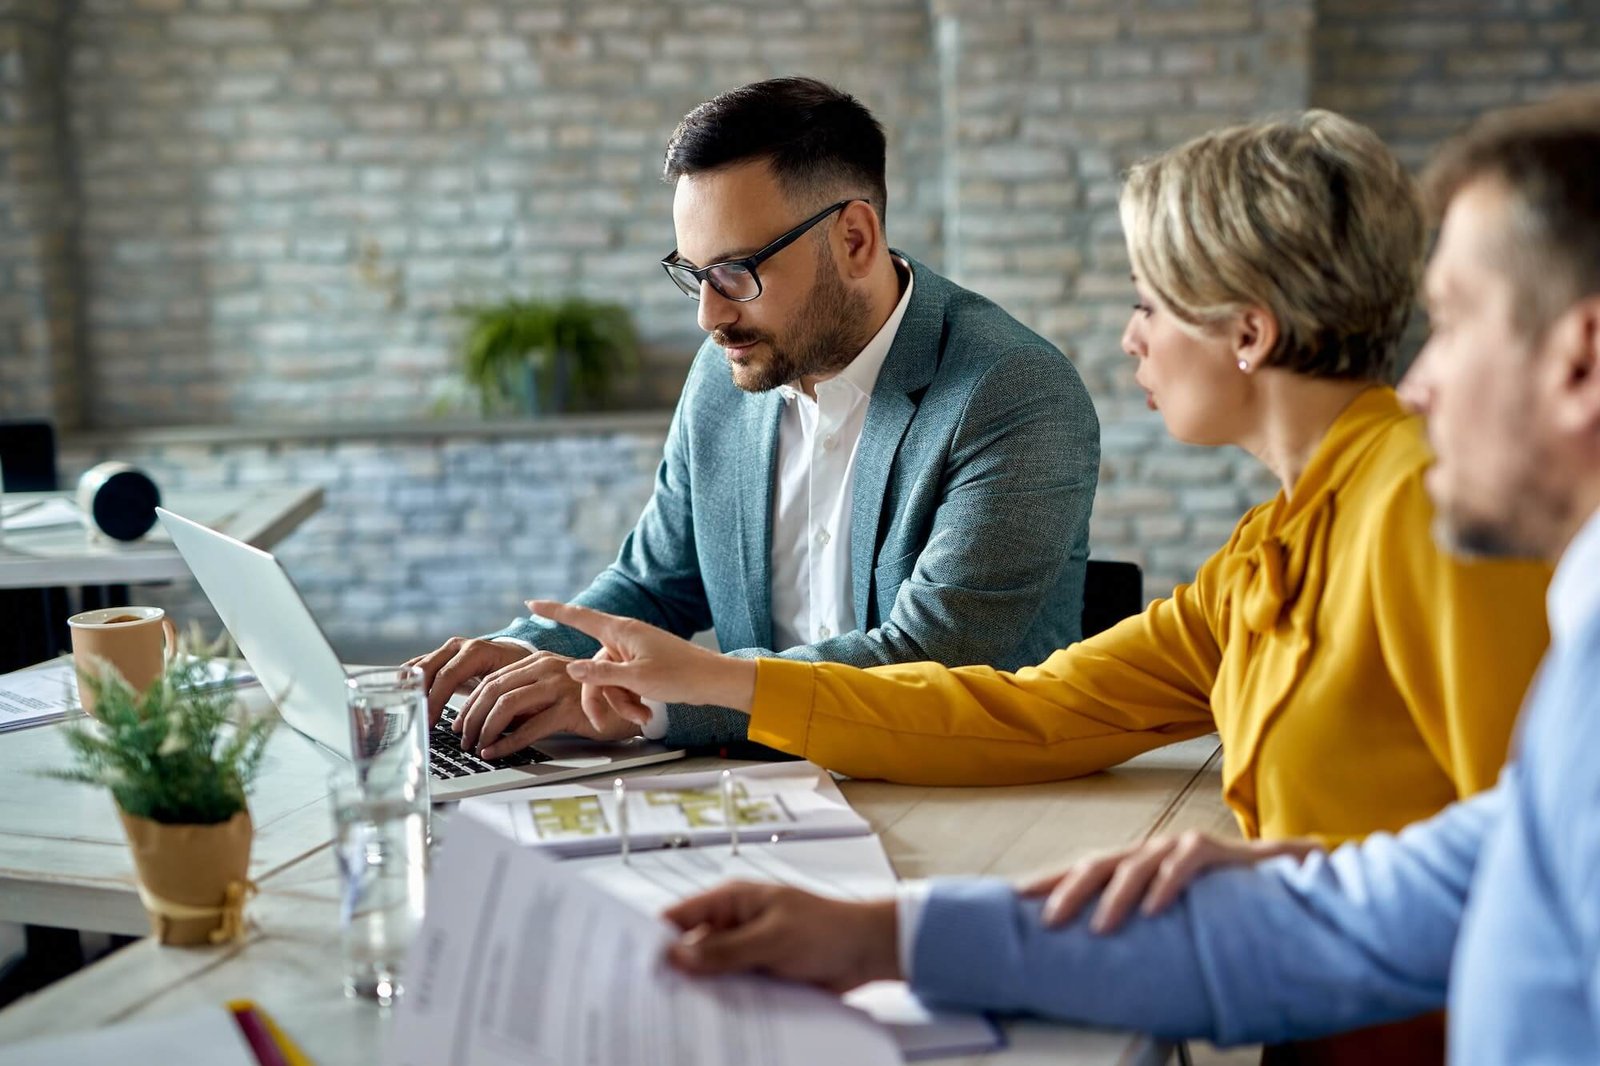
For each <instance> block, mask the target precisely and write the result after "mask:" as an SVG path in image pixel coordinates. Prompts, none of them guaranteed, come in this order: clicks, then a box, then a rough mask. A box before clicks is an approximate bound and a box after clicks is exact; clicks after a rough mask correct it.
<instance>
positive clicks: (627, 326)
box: [457, 297, 639, 414]
mask: <svg viewBox="0 0 1600 1066" xmlns="http://www.w3.org/2000/svg"><path fill="white" fill-rule="evenodd" d="M457 313H458V314H460V315H461V316H462V317H464V318H465V319H466V320H467V334H466V338H465V340H464V342H463V347H462V361H463V367H462V369H463V371H464V373H465V375H466V378H467V380H468V381H469V382H471V383H472V384H473V385H475V386H476V387H477V389H478V393H479V397H480V399H481V401H482V407H483V412H484V413H485V414H493V413H497V412H500V411H505V410H508V409H511V410H515V409H520V410H522V411H523V412H525V413H528V414H535V413H539V412H550V411H560V410H566V409H568V408H569V407H574V406H577V407H585V406H588V407H592V406H598V405H599V404H600V403H601V402H603V401H604V400H605V399H606V396H607V394H608V393H609V392H610V390H611V386H612V384H613V382H614V381H615V380H616V378H617V376H618V375H619V374H622V373H625V372H627V371H630V370H632V369H633V368H634V366H635V365H636V364H637V361H638V353H639V343H638V337H637V335H636V334H635V332H634V328H633V319H632V317H630V316H629V314H628V312H627V309H626V308H623V307H622V306H620V305H618V304H611V303H599V302H596V301H593V300H585V299H582V298H579V297H572V298H569V299H566V300H559V301H551V300H517V299H507V300H503V301H501V302H499V303H492V304H474V305H471V306H467V307H462V308H459V309H458V312H457Z"/></svg>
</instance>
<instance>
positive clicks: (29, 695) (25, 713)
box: [0, 658, 251, 733]
mask: <svg viewBox="0 0 1600 1066" xmlns="http://www.w3.org/2000/svg"><path fill="white" fill-rule="evenodd" d="M243 665H244V664H243V663H240V662H234V663H230V662H229V661H227V660H225V659H213V660H211V661H210V662H209V663H207V664H206V675H207V680H206V681H205V683H204V686H203V687H214V686H217V685H221V684H223V683H224V682H225V681H228V680H230V679H231V680H232V681H233V682H234V683H235V684H244V683H246V682H248V681H250V680H251V677H250V675H249V674H248V673H245V672H243V671H242V670H233V671H231V672H230V669H229V668H230V667H232V666H239V667H242V666H243ZM82 713H83V710H82V707H81V705H80V704H79V703H78V676H77V672H76V671H75V670H74V669H73V665H72V660H71V659H69V658H62V659H59V660H57V661H55V662H53V663H50V664H49V665H46V666H32V667H29V668H28V669H26V670H17V671H14V672H12V673H9V674H0V733H9V732H11V731H12V730H15V729H26V728H28V727H29V726H35V725H48V724H49V723H51V722H59V721H62V720H63V719H66V718H70V717H74V716H76V715H80V714H82Z"/></svg>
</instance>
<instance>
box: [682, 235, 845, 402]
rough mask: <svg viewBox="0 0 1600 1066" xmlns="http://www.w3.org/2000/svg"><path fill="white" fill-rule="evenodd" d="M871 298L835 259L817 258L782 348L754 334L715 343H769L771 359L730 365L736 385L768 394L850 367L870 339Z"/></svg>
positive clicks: (721, 336) (733, 333)
mask: <svg viewBox="0 0 1600 1066" xmlns="http://www.w3.org/2000/svg"><path fill="white" fill-rule="evenodd" d="M869 306H870V305H869V304H868V301H867V298H866V296H865V295H863V294H862V293H858V292H852V291H851V289H850V288H849V286H847V285H846V284H845V283H844V279H843V278H841V277H839V272H838V270H837V269H836V268H835V267H834V265H833V260H832V258H831V257H829V256H828V255H826V254H823V255H820V256H819V257H818V263H817V281H816V284H815V285H813V286H812V287H811V295H810V296H809V297H807V298H806V302H805V304H804V305H802V306H801V308H800V310H799V311H798V312H796V314H795V316H794V323H795V324H794V332H793V334H792V335H791V336H790V337H789V338H788V339H787V340H786V341H785V342H784V343H783V344H781V345H780V344H779V343H777V341H776V340H775V339H774V338H773V337H772V336H771V335H770V334H765V333H758V332H755V331H740V330H730V331H728V332H723V331H721V330H718V331H717V332H716V333H714V334H712V336H711V339H712V340H714V341H715V342H716V343H718V344H720V345H721V346H722V347H724V348H737V347H740V346H742V345H746V344H753V343H757V342H762V341H765V342H766V347H767V351H766V358H765V360H763V361H757V360H751V361H750V363H749V364H747V365H746V366H743V367H740V366H738V365H736V364H730V369H731V370H732V373H733V383H734V384H735V385H737V386H738V387H739V388H741V389H743V390H744V391H745V392H768V391H770V390H772V389H775V388H777V387H778V386H779V385H787V384H789V383H790V382H792V381H798V380H799V379H801V378H802V377H815V376H818V375H823V374H833V373H837V372H838V371H840V370H843V369H844V368H845V367H847V366H849V365H850V362H851V360H853V359H854V358H855V357H856V356H857V355H860V354H861V349H862V348H864V347H866V344H867V341H869V340H871V339H872V338H871V334H870V333H869V332H868V330H869V324H868V322H867V315H868V313H869Z"/></svg>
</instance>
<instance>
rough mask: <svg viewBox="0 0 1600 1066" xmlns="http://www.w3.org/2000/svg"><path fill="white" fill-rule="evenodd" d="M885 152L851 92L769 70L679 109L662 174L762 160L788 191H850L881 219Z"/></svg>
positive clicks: (813, 194)
mask: <svg viewBox="0 0 1600 1066" xmlns="http://www.w3.org/2000/svg"><path fill="white" fill-rule="evenodd" d="M884 157H885V146H884V137H883V127H882V126H880V125H878V120H877V119H875V118H873V117H872V112H870V111H868V110H867V109H866V107H864V106H863V105H862V104H861V102H860V101H859V100H857V99H856V98H855V97H853V96H851V95H850V94H849V93H847V92H843V91H841V90H839V89H835V88H834V87H833V86H831V85H828V84H826V83H824V82H820V81H818V80H817V79H815V78H801V77H790V78H772V79H770V80H768V81H758V82H755V83H753V84H751V85H744V86H740V87H739V88H737V89H733V90H730V91H729V92H725V93H723V94H722V95H720V96H717V97H715V98H713V99H710V100H707V101H706V102H705V103H703V104H700V105H699V106H698V107H696V108H695V109H694V110H692V111H690V112H689V113H688V114H687V115H685V116H683V121H682V122H680V123H678V128H677V129H676V130H674V131H673V133H672V139H671V140H670V141H668V142H667V158H666V165H665V166H664V167H663V168H662V179H663V180H664V181H666V182H667V183H669V184H671V183H674V182H676V181H677V180H678V179H679V178H681V177H683V176H684V175H685V174H700V173H703V172H706V171H712V170H718V169H721V168H722V167H729V166H735V165H737V164H740V163H747V162H754V161H756V160H765V161H766V162H767V163H768V165H770V166H771V167H772V172H773V174H774V176H775V177H776V178H777V179H778V184H779V186H781V187H782V188H783V190H784V192H785V193H787V194H789V195H790V196H793V197H795V198H796V199H798V200H802V201H811V200H820V199H822V198H823V197H824V196H825V197H827V198H837V197H839V196H841V195H850V194H854V195H855V196H857V197H859V198H860V199H863V200H866V201H867V202H868V203H870V204H871V205H872V207H873V210H875V211H877V213H878V221H879V223H880V224H882V222H883V220H884V218H885V216H886V212H887V210H888V206H889V204H888V200H889V193H888V188H887V186H886V185H885V182H884ZM817 206H822V205H821V204H820V203H819V204H817Z"/></svg>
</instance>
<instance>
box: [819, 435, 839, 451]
mask: <svg viewBox="0 0 1600 1066" xmlns="http://www.w3.org/2000/svg"><path fill="white" fill-rule="evenodd" d="M838 446H839V438H838V437H836V436H834V435H833V434H832V433H830V434H828V435H827V436H826V437H823V438H822V447H823V448H824V449H825V450H827V451H830V452H831V451H833V450H834V449H835V448H837V447H838Z"/></svg>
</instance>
